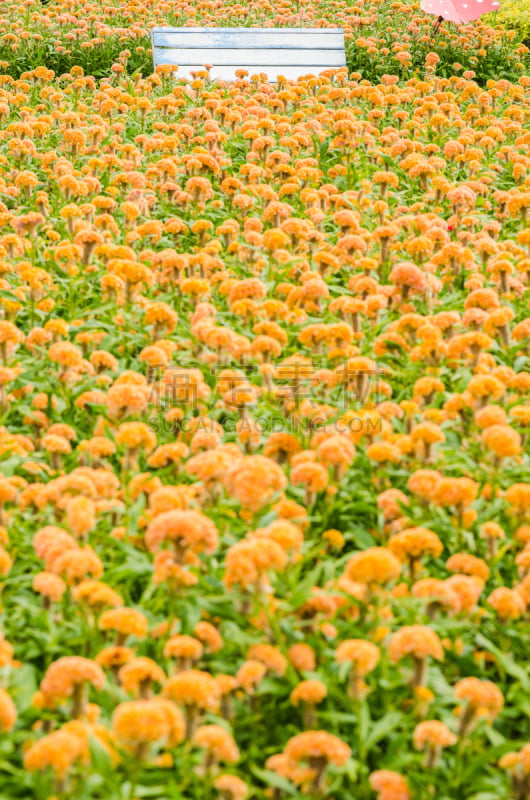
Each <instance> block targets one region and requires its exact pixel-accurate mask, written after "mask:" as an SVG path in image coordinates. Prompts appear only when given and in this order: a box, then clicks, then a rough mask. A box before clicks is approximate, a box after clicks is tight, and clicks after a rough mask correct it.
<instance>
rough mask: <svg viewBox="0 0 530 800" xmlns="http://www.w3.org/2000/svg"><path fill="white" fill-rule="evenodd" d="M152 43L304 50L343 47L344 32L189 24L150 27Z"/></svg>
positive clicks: (171, 45)
mask: <svg viewBox="0 0 530 800" xmlns="http://www.w3.org/2000/svg"><path fill="white" fill-rule="evenodd" d="M152 41H153V47H155V48H159V47H182V46H184V47H188V48H192V47H198V48H201V47H220V48H228V47H230V48H248V47H259V48H268V47H276V48H287V49H289V50H291V49H297V48H300V49H303V50H308V49H312V48H318V49H320V48H330V49H333V50H344V33H343V32H342V31H340V33H338V32H337V31H326V29H323V30H322V31H315V30H314V29H307V31H305V32H304V33H301V32H292V31H291V30H290V29H288V28H287V29H285V28H284V29H278V30H274V29H271V28H265V29H263V30H260V29H257V28H238V29H236V30H223V29H220V28H218V29H217V30H214V32H212V33H209V32H206V31H204V30H201V31H195V30H194V29H193V28H184V29H180V30H164V29H162V30H160V29H159V30H156V29H154V30H153V31H152Z"/></svg>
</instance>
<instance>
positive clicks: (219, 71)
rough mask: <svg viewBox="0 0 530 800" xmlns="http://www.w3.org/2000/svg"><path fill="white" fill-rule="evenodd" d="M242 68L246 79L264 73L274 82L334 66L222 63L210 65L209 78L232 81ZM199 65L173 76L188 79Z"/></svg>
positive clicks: (315, 74)
mask: <svg viewBox="0 0 530 800" xmlns="http://www.w3.org/2000/svg"><path fill="white" fill-rule="evenodd" d="M241 69H244V70H246V72H248V77H247V78H246V80H248V79H249V78H250V77H251V76H252V75H260V74H265V75H266V78H267V80H268V81H270V82H273V83H276V82H277V80H278V77H279V76H280V75H281V76H283V77H284V78H286V80H288V81H294V80H297V79H298V78H305V77H307V78H309V77H315V76H317V75H319V74H320V73H321V72H323V71H327V70H329V69H334V67H318V66H317V67H313V68H311V67H306V66H305V67H297V66H293V65H291V64H289V65H285V66H269V67H263V68H261V67H252V66H250V67H249V66H246V67H242V66H241V65H235V64H232V65H228V64H226V65H224V66H220V67H216V66H214V67H212V69H211V70H210V78H211V79H212V80H222V81H233V80H234V79H235V77H236V74H235V73H236V70H241ZM201 71H204V70H201V67H200V66H197V67H194V66H191V65H188V66H185V67H182V68H179V69H178V71H177V72H176V73H175V78H177V79H181V78H185V79H190V78H192V77H193V76H192V74H191V73H192V72H195V73H197V72H201Z"/></svg>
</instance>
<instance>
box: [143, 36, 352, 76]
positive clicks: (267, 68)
mask: <svg viewBox="0 0 530 800" xmlns="http://www.w3.org/2000/svg"><path fill="white" fill-rule="evenodd" d="M151 41H152V45H153V59H154V63H155V67H156V66H158V65H159V64H170V65H174V66H176V67H178V68H179V69H178V72H177V77H179V78H189V77H191V73H192V72H196V71H199V70H201V69H202V68H203V66H204V64H211V65H212V69H211V70H210V75H211V77H212V79H214V80H215V79H216V78H220V79H222V80H233V79H234V77H235V72H236V70H238V69H246V70H247V71H248V72H249V74H250V75H253V74H266V75H267V77H268V78H269V80H272V81H275V80H277V78H278V76H280V75H283V76H284V77H285V78H287V79H296V78H299V77H302V76H304V75H309V74H314V75H316V74H318V73H320V72H322V71H324V70H328V69H337V68H339V67H344V66H346V56H345V52H344V32H343V30H342V28H153V29H152V31H151Z"/></svg>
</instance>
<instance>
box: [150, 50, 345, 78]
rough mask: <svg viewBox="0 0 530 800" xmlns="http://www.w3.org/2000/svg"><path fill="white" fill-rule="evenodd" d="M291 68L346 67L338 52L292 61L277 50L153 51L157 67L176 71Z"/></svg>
mask: <svg viewBox="0 0 530 800" xmlns="http://www.w3.org/2000/svg"><path fill="white" fill-rule="evenodd" d="M287 61H289V62H290V64H293V65H295V64H296V66H300V67H302V66H304V65H305V66H308V67H315V66H319V67H342V66H344V65H345V64H346V61H345V57H344V51H342V52H341V51H340V50H320V49H315V50H296V51H294V52H293V53H292V57H290V58H288V57H287V55H286V52H285V50H278V49H276V48H268V49H265V48H263V49H247V48H239V49H235V50H234V49H232V48H231V49H224V48H223V49H221V48H219V49H215V50H210V49H208V48H204V49H203V48H197V49H193V48H192V49H190V48H187V47H181V48H165V49H162V50H157V51H156V63H157V65H158V64H175V65H178V66H179V67H185V66H189V65H195V66H196V65H197V64H198V65H199V66H202V65H203V64H215V66H223V65H225V64H228V65H231V66H234V65H239V66H241V67H244V66H252V68H253V69H255V71H256V72H259V71H260V69H259V67H267V66H276V65H278V64H282V63H283V64H286V63H287Z"/></svg>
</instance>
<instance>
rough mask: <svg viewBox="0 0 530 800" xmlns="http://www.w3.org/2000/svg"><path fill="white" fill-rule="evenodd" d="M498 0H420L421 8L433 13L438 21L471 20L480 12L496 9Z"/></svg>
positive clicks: (498, 4)
mask: <svg viewBox="0 0 530 800" xmlns="http://www.w3.org/2000/svg"><path fill="white" fill-rule="evenodd" d="M499 6H500V2H499V0H421V8H422V10H423V11H426V12H427V14H434V15H435V16H436V17H438V20H439V22H443V20H444V19H445V20H447V21H448V22H457V23H462V22H471V20H473V19H478V18H479V17H481V16H482V14H488V13H489V12H490V11H498V10H499Z"/></svg>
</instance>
